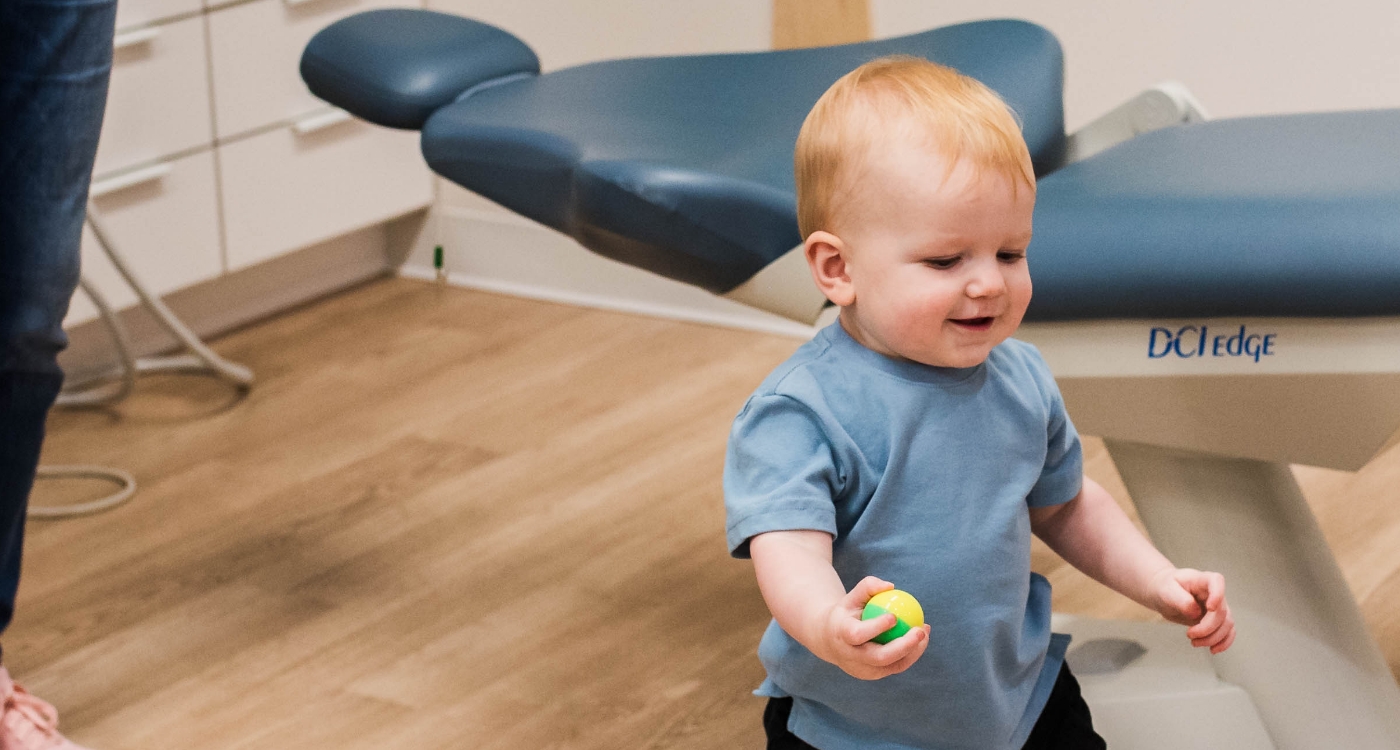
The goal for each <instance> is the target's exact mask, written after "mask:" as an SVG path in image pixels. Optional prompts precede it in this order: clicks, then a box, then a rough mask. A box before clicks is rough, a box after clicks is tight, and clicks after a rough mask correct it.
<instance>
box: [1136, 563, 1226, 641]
mask: <svg viewBox="0 0 1400 750" xmlns="http://www.w3.org/2000/svg"><path fill="white" fill-rule="evenodd" d="M1152 588H1153V591H1154V592H1155V593H1156V596H1157V611H1158V612H1160V613H1161V614H1162V616H1163V617H1165V618H1167V619H1168V620H1170V621H1172V622H1175V623H1177V624H1180V625H1189V626H1190V627H1189V628H1187V630H1186V637H1187V638H1190V639H1191V645H1192V646H1197V647H1199V648H1209V649H1210V652H1211V653H1212V654H1218V653H1220V652H1221V651H1224V650H1225V649H1227V648H1229V647H1230V644H1232V643H1234V642H1235V618H1234V617H1232V616H1231V615H1230V606H1229V605H1228V604H1226V603H1225V577H1224V576H1222V575H1220V574H1219V573H1209V572H1205V571H1200V570H1193V569H1191V568H1175V569H1167V570H1163V571H1162V572H1161V573H1159V574H1157V576H1156V577H1155V578H1154V579H1153V581H1152Z"/></svg>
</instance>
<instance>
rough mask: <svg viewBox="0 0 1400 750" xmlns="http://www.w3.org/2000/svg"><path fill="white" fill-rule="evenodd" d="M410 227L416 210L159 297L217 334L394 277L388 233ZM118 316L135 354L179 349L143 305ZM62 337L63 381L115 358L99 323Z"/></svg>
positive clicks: (191, 323) (200, 328)
mask: <svg viewBox="0 0 1400 750" xmlns="http://www.w3.org/2000/svg"><path fill="white" fill-rule="evenodd" d="M415 216H416V217H418V218H415ZM415 223H419V224H421V212H420V213H419V214H415V215H409V216H406V217H403V218H400V219H397V220H393V221H390V222H387V223H384V224H377V225H375V226H372V227H368V228H366V229H362V230H360V231H357V232H352V233H350V234H347V235H344V236H341V237H337V238H335V239H333V240H330V241H328V242H323V243H321V244H319V245H313V246H311V247H307V248H304V249H302V250H298V251H296V252H294V253H291V254H289V255H284V256H282V257H280V258H276V259H273V260H270V261H267V262H265V263H260V264H258V265H255V266H251V267H249V268H245V269H242V270H240V271H235V272H233V273H230V274H227V275H225V276H221V277H219V278H217V279H212V280H210V281H206V282H203V283H201V284H196V285H194V286H192V287H188V288H186V289H181V290H178V291H175V292H172V293H170V294H167V295H165V296H164V297H163V298H162V299H164V301H165V303H166V305H167V306H169V307H170V309H171V311H172V312H174V313H175V315H176V316H177V317H179V318H180V319H181V320H182V321H183V322H184V323H185V325H186V326H188V327H189V328H190V330H192V331H194V332H195V334H196V335H198V336H200V337H201V338H210V337H213V336H217V335H218V334H221V333H225V332H228V331H231V330H233V329H235V328H238V327H240V326H244V325H247V324H249V323H252V322H254V321H257V320H260V319H262V318H266V317H268V316H271V315H275V314H277V313H279V312H282V311H285V310H288V309H290V308H292V307H295V306H297V305H301V304H305V303H307V302H309V301H311V300H314V299H316V298H318V297H323V296H325V295H328V294H333V293H335V292H338V291H341V290H343V289H346V288H348V287H351V286H354V285H356V284H360V283H363V282H365V281H368V280H370V279H373V278H378V277H382V276H386V275H389V274H391V273H393V269H394V265H395V262H394V261H395V260H396V258H395V255H396V252H395V247H394V243H395V239H396V238H395V234H396V233H403V232H406V231H411V230H412V227H413V225H414V224H415ZM78 294H82V292H81V291H79V292H78ZM117 316H118V317H119V318H120V319H121V321H122V323H123V324H124V325H125V326H126V329H127V334H128V336H129V338H130V341H131V348H132V354H133V355H134V356H137V357H143V356H148V355H152V354H158V353H161V352H166V351H170V350H171V349H172V348H174V347H176V346H177V345H178V342H177V341H176V340H175V338H174V337H173V336H171V335H170V334H169V333H168V332H167V331H166V330H165V329H164V328H163V327H161V325H160V324H159V323H158V322H157V321H156V319H155V317H154V316H153V315H151V314H150V313H149V312H147V311H146V309H145V308H144V307H141V306H139V305H135V306H132V307H128V308H125V309H123V310H120V311H118V313H117ZM67 333H68V339H69V345H68V348H67V349H66V350H64V352H63V353H62V354H61V355H60V356H59V364H60V365H61V366H62V367H63V370H64V372H65V373H67V374H68V376H69V378H70V379H76V380H81V379H82V378H83V377H84V376H85V375H87V374H90V373H93V372H96V371H101V370H105V369H107V368H108V367H110V366H111V364H112V363H113V362H114V361H115V357H116V354H115V349H114V348H113V345H112V341H111V338H110V335H109V334H108V332H107V329H106V327H105V325H104V324H103V322H102V320H101V319H100V318H99V319H96V320H90V321H87V322H84V323H80V324H77V325H74V326H72V327H71V328H69V329H68V330H67Z"/></svg>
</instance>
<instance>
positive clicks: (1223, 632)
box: [1191, 628, 1235, 648]
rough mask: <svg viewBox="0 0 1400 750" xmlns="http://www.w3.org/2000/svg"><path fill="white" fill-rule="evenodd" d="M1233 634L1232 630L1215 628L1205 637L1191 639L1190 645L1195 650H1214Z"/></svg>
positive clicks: (1233, 630)
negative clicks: (1195, 648)
mask: <svg viewBox="0 0 1400 750" xmlns="http://www.w3.org/2000/svg"><path fill="white" fill-rule="evenodd" d="M1233 632H1235V629H1234V628H1217V629H1215V630H1214V631H1212V632H1211V633H1210V634H1209V635H1207V636H1204V637H1201V638H1192V639H1191V645H1192V646H1195V647H1197V648H1214V647H1215V646H1218V645H1220V644H1221V643H1222V642H1224V640H1225V639H1226V638H1228V637H1229V636H1230V634H1231V633H1233Z"/></svg>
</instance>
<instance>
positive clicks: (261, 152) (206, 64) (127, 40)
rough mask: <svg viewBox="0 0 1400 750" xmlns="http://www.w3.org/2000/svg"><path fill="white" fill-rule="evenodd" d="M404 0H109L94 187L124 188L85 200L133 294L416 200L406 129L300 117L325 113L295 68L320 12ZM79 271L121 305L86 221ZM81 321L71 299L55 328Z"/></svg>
mask: <svg viewBox="0 0 1400 750" xmlns="http://www.w3.org/2000/svg"><path fill="white" fill-rule="evenodd" d="M3 1H4V0H0V2H3ZM419 4H421V3H419V2H417V1H416V0H253V1H252V2H231V3H230V2H223V3H222V4H221V2H218V1H215V0H203V2H201V1H200V0H120V2H119V4H118V9H117V14H118V19H119V20H118V28H119V31H118V34H117V40H116V45H114V46H116V47H117V49H115V51H114V57H113V66H112V78H111V84H110V87H109V93H108V97H107V111H106V114H105V117H104V121H103V125H102V137H101V140H100V142H99V145H98V149H97V160H96V163H95V167H94V170H93V184H94V186H96V187H97V188H98V192H100V190H101V189H102V188H103V187H104V186H105V187H108V188H110V187H112V186H114V185H123V187H122V188H121V189H119V190H112V191H111V192H109V193H107V194H106V195H103V196H97V195H96V194H95V195H94V202H95V204H96V205H97V207H98V209H99V210H100V211H101V212H102V213H103V215H104V216H105V218H106V219H107V222H106V224H107V227H108V229H109V230H110V231H111V234H112V235H113V239H114V240H115V241H116V243H117V245H118V247H119V249H120V250H121V251H122V252H123V254H124V255H125V257H126V259H127V261H128V263H129V264H130V265H131V266H132V268H133V270H134V271H135V273H136V274H137V276H138V277H140V278H141V279H142V281H143V282H144V283H145V284H146V285H147V287H148V288H150V289H151V290H152V291H153V292H155V293H157V294H165V293H168V292H171V291H174V290H176V289H180V288H184V287H187V286H190V285H192V284H196V283H199V282H202V281H207V280H210V279H215V278H219V277H220V276H221V275H224V274H228V273H230V272H232V271H236V270H238V269H242V268H245V267H247V266H250V265H253V264H255V263H259V262H262V261H265V260H269V259H272V258H274V257H277V256H279V255H283V254H286V253H290V252H293V251H296V250H298V249H300V248H303V247H306V246H308V245H311V244H314V243H319V242H323V241H325V240H330V239H333V238H335V237H338V236H340V235H344V234H347V233H350V232H354V231H356V230H359V229H363V228H365V227H368V226H371V225H373V224H376V223H379V222H381V221H384V220H386V219H391V218H394V217H396V216H400V215H402V214H405V213H408V212H411V211H414V210H416V209H419V208H425V207H427V205H428V204H429V203H430V202H431V201H432V179H431V176H430V173H429V172H428V169H427V167H426V166H425V165H424V163H423V158H422V156H421V155H420V154H419V152H418V136H417V133H412V132H403V131H391V130H387V129H384V128H379V127H375V126H371V125H367V124H365V123H362V122H357V121H346V122H340V123H337V124H331V125H329V126H325V124H326V120H325V118H324V117H322V118H321V119H320V122H319V125H318V123H316V122H309V121H308V119H309V118H312V119H314V118H315V117H316V116H317V115H324V114H325V113H327V112H334V111H335V110H332V109H331V108H330V107H328V106H327V105H326V104H325V103H324V102H321V101H319V100H317V99H316V98H314V97H313V96H312V95H311V93H310V92H309V91H307V89H306V86H305V85H304V84H303V83H302V81H301V76H300V73H299V72H298V69H297V63H298V60H299V59H300V56H301V50H302V48H303V47H304V46H305V45H306V42H307V41H308V40H310V38H311V37H312V35H314V34H315V33H316V32H317V31H319V30H320V29H322V28H324V27H325V26H326V25H328V24H330V23H332V22H333V21H336V20H338V19H340V18H343V17H345V16H347V15H350V14H351V13H355V12H358V11H361V10H367V9H370V8H376V7H383V6H387V5H409V6H414V5H419ZM298 123H300V127H297V126H298ZM83 273H84V276H85V277H86V278H87V279H89V280H90V281H92V282H94V283H95V284H96V285H97V286H98V287H99V289H100V291H101V292H103V293H104V294H105V296H107V297H108V300H109V301H110V302H111V303H112V304H113V305H114V306H115V307H118V308H121V307H125V306H128V305H130V304H132V303H134V302H135V301H136V300H135V295H134V294H133V293H132V292H131V291H130V290H129V289H128V288H126V285H125V284H124V283H122V282H121V281H120V278H119V277H118V275H117V273H116V270H115V269H114V268H112V267H111V265H110V263H108V262H107V260H106V258H105V257H104V256H103V255H102V254H101V252H100V249H99V247H98V245H97V244H96V240H95V238H94V237H92V236H91V232H90V231H87V230H85V232H84V239H83ZM93 317H95V310H94V308H93V307H92V305H91V304H90V302H89V301H88V300H87V299H86V295H84V294H82V293H79V294H77V295H76V296H75V298H74V302H73V306H72V309H71V310H70V312H69V315H68V319H67V320H66V321H65V323H66V324H67V325H70V326H71V325H76V324H78V323H83V322H86V321H88V320H91V319H92V318H93Z"/></svg>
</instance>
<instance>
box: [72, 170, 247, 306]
mask: <svg viewBox="0 0 1400 750" xmlns="http://www.w3.org/2000/svg"><path fill="white" fill-rule="evenodd" d="M167 168H168V170H169V171H168V172H165V174H164V175H159V172H160V171H162V170H164V169H167ZM141 173H147V174H150V173H155V174H156V175H159V176H154V177H153V178H152V179H148V180H145V181H142V182H138V183H136V184H133V185H131V186H129V187H125V188H122V189H119V190H114V191H112V192H110V193H108V194H106V195H103V196H99V197H94V198H93V203H95V204H96V205H97V209H98V211H100V212H102V217H103V218H104V219H105V220H106V221H105V222H104V223H103V226H105V227H106V228H107V230H108V231H109V232H110V233H111V234H112V238H113V240H114V241H115V242H116V243H117V247H118V249H119V250H120V251H121V252H122V255H123V257H124V258H125V259H126V262H127V265H128V266H130V267H131V269H132V271H133V272H134V273H135V274H136V275H137V277H138V278H140V279H141V281H142V282H143V283H144V284H145V285H146V287H147V288H148V289H150V290H151V291H153V292H155V293H156V294H167V293H169V292H172V291H175V290H176V289H180V288H182V287H186V286H190V285H191V284H196V283H198V282H201V281H206V280H208V279H212V278H215V277H217V276H218V275H219V274H220V273H222V271H223V261H222V255H221V253H220V251H219V215H218V207H217V196H216V193H215V191H214V152H213V151H210V150H205V151H201V152H199V153H197V154H193V155H191V156H186V157H184V158H181V159H176V160H174V161H170V162H164V163H162V164H158V165H156V166H155V167H154V168H152V169H150V170H146V169H143V170H139V172H138V173H136V174H137V175H138V176H139V174H141ZM103 183H104V181H103V180H98V181H96V182H94V183H93V187H94V189H101V188H102V185H103ZM82 253H83V255H82V258H83V276H84V277H86V278H87V279H88V280H89V281H92V282H93V283H94V284H96V285H97V287H98V289H99V291H101V292H102V293H103V294H104V295H105V296H106V297H107V301H108V302H110V303H111V304H112V306H113V307H115V308H117V309H120V308H123V307H127V306H130V305H132V304H135V303H136V294H135V293H134V292H132V291H131V289H130V288H129V287H128V286H127V285H126V282H125V281H124V280H123V279H122V278H121V276H120V275H119V274H118V273H117V270H116V268H114V267H113V266H112V264H111V262H110V261H108V260H107V255H106V254H105V253H103V252H102V249H101V247H100V246H99V245H98V244H97V238H96V237H94V236H93V235H92V230H91V229H89V228H88V227H87V226H86V225H84V227H83V249H82ZM96 316H97V314H96V310H95V308H93V306H92V304H91V303H90V302H89V301H88V298H87V295H85V294H83V293H82V292H81V291H80V292H78V293H77V294H75V295H74V296H73V305H72V307H71V308H70V309H69V311H68V317H67V319H66V320H65V321H64V324H65V325H74V324H77V323H82V322H85V321H87V320H90V319H92V318H94V317H96Z"/></svg>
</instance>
